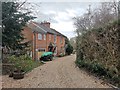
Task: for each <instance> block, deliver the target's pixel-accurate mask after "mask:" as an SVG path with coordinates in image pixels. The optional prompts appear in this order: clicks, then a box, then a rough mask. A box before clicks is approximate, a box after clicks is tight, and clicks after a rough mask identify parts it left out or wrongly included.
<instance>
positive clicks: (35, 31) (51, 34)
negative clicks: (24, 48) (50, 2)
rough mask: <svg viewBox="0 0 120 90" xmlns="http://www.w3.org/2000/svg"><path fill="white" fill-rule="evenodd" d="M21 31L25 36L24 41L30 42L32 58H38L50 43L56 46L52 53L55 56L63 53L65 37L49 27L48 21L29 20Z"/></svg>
mask: <svg viewBox="0 0 120 90" xmlns="http://www.w3.org/2000/svg"><path fill="white" fill-rule="evenodd" d="M22 33H23V35H24V38H25V40H24V42H26V41H30V42H31V57H32V58H33V59H39V57H40V56H41V54H42V53H43V52H47V51H48V46H49V44H50V43H52V44H53V45H55V46H56V50H55V53H54V54H55V55H56V56H57V55H59V54H61V53H65V38H67V37H66V36H64V35H63V34H61V33H60V32H58V31H56V30H55V29H52V28H50V23H49V22H44V23H36V22H30V23H29V24H28V25H27V27H25V28H24V30H23V32H22ZM35 56H36V57H35Z"/></svg>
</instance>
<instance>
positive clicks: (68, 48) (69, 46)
mask: <svg viewBox="0 0 120 90" xmlns="http://www.w3.org/2000/svg"><path fill="white" fill-rule="evenodd" d="M72 52H73V47H72V45H71V44H70V43H68V45H67V48H66V54H67V55H70V54H71V53H72Z"/></svg>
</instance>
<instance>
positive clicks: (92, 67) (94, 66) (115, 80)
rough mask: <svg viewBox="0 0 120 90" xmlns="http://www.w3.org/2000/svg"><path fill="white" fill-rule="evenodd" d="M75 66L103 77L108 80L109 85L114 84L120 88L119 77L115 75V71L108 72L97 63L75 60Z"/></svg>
mask: <svg viewBox="0 0 120 90" xmlns="http://www.w3.org/2000/svg"><path fill="white" fill-rule="evenodd" d="M75 63H76V65H77V66H78V67H79V68H86V70H88V71H89V72H91V73H95V74H96V75H98V76H101V77H102V76H103V77H105V79H108V80H109V82H110V83H112V84H115V85H116V86H118V87H120V76H118V75H117V74H116V71H115V70H109V69H108V68H105V67H104V66H103V65H102V64H99V63H97V62H87V61H85V60H76V62H75Z"/></svg>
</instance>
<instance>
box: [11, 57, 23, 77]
mask: <svg viewBox="0 0 120 90" xmlns="http://www.w3.org/2000/svg"><path fill="white" fill-rule="evenodd" d="M10 60H11V63H13V64H14V69H13V70H12V71H11V72H10V74H9V77H13V79H22V78H24V74H25V71H24V60H23V58H22V57H16V56H12V57H11V58H10Z"/></svg>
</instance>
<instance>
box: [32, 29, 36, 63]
mask: <svg viewBox="0 0 120 90" xmlns="http://www.w3.org/2000/svg"><path fill="white" fill-rule="evenodd" d="M33 33H34V41H33V42H34V44H33V45H34V52H33V53H34V60H35V61H36V32H35V31H34V32H33Z"/></svg>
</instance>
